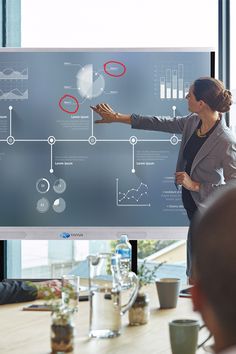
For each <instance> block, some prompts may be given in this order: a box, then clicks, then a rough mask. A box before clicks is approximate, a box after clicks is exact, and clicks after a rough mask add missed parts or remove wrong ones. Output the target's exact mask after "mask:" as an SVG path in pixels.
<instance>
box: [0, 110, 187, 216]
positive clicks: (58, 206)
mask: <svg viewBox="0 0 236 354" xmlns="http://www.w3.org/2000/svg"><path fill="white" fill-rule="evenodd" d="M8 108H9V121H10V123H9V129H10V134H9V136H8V137H7V138H6V139H2V140H0V141H2V142H4V141H5V142H6V143H7V144H8V145H13V144H14V143H16V142H27V141H31V142H34V141H35V142H38V141H41V142H47V143H48V144H49V146H50V168H49V172H50V174H52V173H53V172H54V169H53V160H54V159H53V146H54V145H55V144H56V143H59V142H78V143H79V142H87V143H89V144H90V145H91V146H93V145H95V144H97V143H100V142H120V143H122V142H127V143H129V144H130V145H131V147H132V167H131V172H132V173H133V174H134V173H135V172H136V170H135V145H136V144H137V143H138V142H169V143H170V144H172V145H176V144H178V143H179V142H180V141H181V139H179V138H178V137H177V136H176V135H175V134H173V135H172V136H171V137H170V138H169V139H138V138H137V137H136V136H131V137H130V138H129V139H97V138H96V137H95V136H94V132H93V125H94V117H93V115H94V114H93V110H92V109H91V127H92V131H91V135H90V136H89V137H88V138H87V139H57V138H56V137H54V136H49V137H48V138H47V139H17V138H15V137H14V136H12V111H13V107H12V106H9V107H8ZM172 112H173V117H175V112H176V106H172ZM165 118H166V116H165ZM167 118H168V117H167ZM169 118H171V117H169ZM49 188H50V183H49V181H48V180H46V179H45V178H40V179H39V180H38V181H37V183H36V189H37V191H38V192H39V193H47V192H48V190H49ZM53 189H54V191H55V192H57V193H63V192H64V191H65V189H66V182H65V181H64V180H63V179H59V180H57V181H56V183H55V184H54V186H53ZM147 194H148V186H147V184H144V183H142V182H141V184H140V185H139V187H138V188H131V189H129V190H128V191H127V192H125V193H124V192H120V191H119V179H118V178H117V179H116V205H117V206H142V207H150V206H151V205H150V203H139V202H140V200H141V199H142V198H143V196H146V195H147ZM130 200H131V201H134V202H136V203H130ZM124 201H125V203H124ZM127 201H128V203H127ZM48 208H49V202H48V201H47V199H45V198H42V199H40V200H39V202H38V204H37V210H38V211H39V212H41V213H43V212H46V211H48ZM65 208H66V202H65V201H64V199H62V198H58V199H57V200H55V202H54V204H53V209H54V210H55V211H56V212H63V211H64V210H65Z"/></svg>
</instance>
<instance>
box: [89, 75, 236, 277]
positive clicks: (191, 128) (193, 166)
mask: <svg viewBox="0 0 236 354" xmlns="http://www.w3.org/2000/svg"><path fill="white" fill-rule="evenodd" d="M186 99H187V100H188V109H189V111H190V112H191V114H190V115H188V116H185V117H177V118H169V119H168V118H160V117H155V116H141V115H137V114H131V115H127V114H121V113H117V112H115V111H113V109H112V108H111V107H110V106H109V105H108V104H106V103H102V104H98V105H97V106H96V107H91V108H92V109H93V110H94V111H95V112H96V113H98V114H99V115H100V116H101V118H102V119H100V120H98V121H96V123H113V122H120V123H127V124H131V126H132V128H135V129H147V130H157V131H163V132H168V133H176V134H182V142H181V146H180V150H179V156H178V161H177V167H176V173H175V178H176V184H177V185H180V186H182V200H183V205H184V208H185V209H186V211H187V215H188V218H189V220H190V227H189V232H188V240H187V276H189V277H191V258H192V257H191V255H192V249H191V248H192V247H191V228H192V219H193V216H194V214H195V212H196V211H197V210H198V209H199V208H201V207H204V205H205V201H206V198H207V197H208V196H209V195H210V194H211V193H212V192H213V191H214V190H215V189H217V187H219V186H221V185H222V184H225V183H227V182H228V181H230V180H232V179H235V178H236V139H235V137H234V135H233V134H232V132H231V130H230V129H229V128H228V127H227V126H226V124H225V122H224V119H222V113H223V112H227V111H229V109H230V106H231V104H232V95H231V92H230V91H229V90H226V89H225V88H224V85H223V83H222V82H221V81H219V80H216V79H213V78H210V77H203V78H199V79H197V80H195V81H194V83H193V84H192V86H191V87H190V90H189V93H188V94H187V96H186Z"/></svg>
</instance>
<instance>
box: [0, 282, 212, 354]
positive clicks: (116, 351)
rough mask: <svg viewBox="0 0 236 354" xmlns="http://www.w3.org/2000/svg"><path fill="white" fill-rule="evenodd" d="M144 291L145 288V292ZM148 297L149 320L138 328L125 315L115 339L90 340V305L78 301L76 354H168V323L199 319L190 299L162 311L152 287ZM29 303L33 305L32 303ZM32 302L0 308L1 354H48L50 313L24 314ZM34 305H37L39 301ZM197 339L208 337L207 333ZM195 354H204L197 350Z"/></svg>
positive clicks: (153, 286) (202, 350) (29, 312)
mask: <svg viewBox="0 0 236 354" xmlns="http://www.w3.org/2000/svg"><path fill="white" fill-rule="evenodd" d="M145 290H146V289H145ZM147 292H148V293H149V296H150V310H151V314H150V320H149V322H148V323H147V324H145V325H141V326H129V323H128V315H127V314H125V315H124V316H123V318H122V334H121V335H120V336H119V337H116V338H110V339H95V338H89V336H88V330H89V302H88V301H83V302H82V301H81V302H79V306H78V312H77V313H76V314H75V330H76V334H75V343H74V347H75V348H74V353H75V354H95V353H96V354H139V353H140V354H143V353H148V354H171V349H170V342H169V330H168V322H169V321H171V320H173V319H180V318H189V319H199V321H200V323H201V322H202V321H201V318H200V315H199V314H198V313H196V312H193V310H192V303H191V299H189V298H179V299H178V304H177V307H176V308H175V309H166V310H161V309H160V308H159V302H158V296H157V292H156V288H155V285H154V284H151V285H150V286H148V287H147ZM31 303H32V302H31ZM31 303H18V304H11V305H2V306H0V353H4V354H8V353H11V354H21V353H24V354H49V353H50V352H51V349H50V324H51V318H50V312H49V311H44V312H42V311H40V312H39V311H23V310H22V309H23V307H25V306H27V305H29V304H31ZM33 303H40V302H39V301H37V302H33ZM203 331H205V333H203V334H201V335H200V339H202V338H203V337H205V338H206V337H207V330H205V329H203ZM197 353H199V354H202V353H206V351H205V350H204V349H199V350H198V351H197Z"/></svg>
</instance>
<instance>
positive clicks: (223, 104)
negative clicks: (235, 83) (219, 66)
mask: <svg viewBox="0 0 236 354" xmlns="http://www.w3.org/2000/svg"><path fill="white" fill-rule="evenodd" d="M217 101H218V104H217V107H216V110H217V111H218V112H221V113H224V112H228V111H229V110H230V106H231V105H232V103H233V99H232V93H231V92H230V91H229V90H227V89H224V90H222V91H221V92H220V93H219V95H218V97H217Z"/></svg>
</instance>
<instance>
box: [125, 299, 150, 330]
mask: <svg viewBox="0 0 236 354" xmlns="http://www.w3.org/2000/svg"><path fill="white" fill-rule="evenodd" d="M149 317H150V307H149V297H148V295H147V294H146V293H138V295H137V297H136V300H135V302H134V303H133V305H132V307H131V308H130V309H129V324H130V326H139V325H144V324H146V323H148V321H149Z"/></svg>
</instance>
